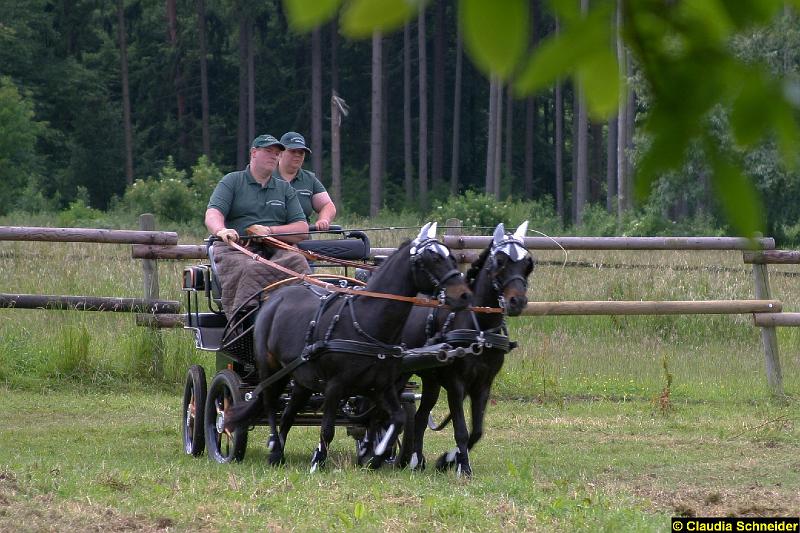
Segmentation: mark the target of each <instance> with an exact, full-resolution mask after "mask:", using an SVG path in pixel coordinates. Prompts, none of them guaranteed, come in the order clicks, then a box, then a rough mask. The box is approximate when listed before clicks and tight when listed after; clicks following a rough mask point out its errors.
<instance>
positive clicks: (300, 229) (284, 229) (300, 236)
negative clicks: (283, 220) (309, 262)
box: [247, 220, 308, 244]
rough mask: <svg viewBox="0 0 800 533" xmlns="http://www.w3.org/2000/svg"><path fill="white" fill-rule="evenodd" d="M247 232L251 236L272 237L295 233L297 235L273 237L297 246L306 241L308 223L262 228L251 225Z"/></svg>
mask: <svg viewBox="0 0 800 533" xmlns="http://www.w3.org/2000/svg"><path fill="white" fill-rule="evenodd" d="M247 232H248V233H251V234H253V235H273V234H275V233H296V234H297V235H275V238H276V239H280V240H282V241H283V242H288V243H289V244H297V243H298V242H300V241H304V240H306V239H308V223H307V222H306V221H305V220H298V221H297V222H292V223H290V224H284V225H282V226H262V225H261V224H253V225H252V226H248V227H247Z"/></svg>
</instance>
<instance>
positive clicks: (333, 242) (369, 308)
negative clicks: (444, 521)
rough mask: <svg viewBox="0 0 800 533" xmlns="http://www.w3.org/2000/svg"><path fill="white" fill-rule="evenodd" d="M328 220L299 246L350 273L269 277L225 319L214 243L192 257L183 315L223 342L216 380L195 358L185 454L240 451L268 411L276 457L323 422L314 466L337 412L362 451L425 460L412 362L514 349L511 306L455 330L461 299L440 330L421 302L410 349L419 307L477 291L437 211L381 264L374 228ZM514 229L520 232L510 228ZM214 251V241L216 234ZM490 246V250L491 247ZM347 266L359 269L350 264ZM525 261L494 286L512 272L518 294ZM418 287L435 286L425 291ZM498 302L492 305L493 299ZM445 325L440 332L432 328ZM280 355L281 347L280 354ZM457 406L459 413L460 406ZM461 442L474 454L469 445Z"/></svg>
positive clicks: (209, 345) (467, 297) (464, 302)
mask: <svg viewBox="0 0 800 533" xmlns="http://www.w3.org/2000/svg"><path fill="white" fill-rule="evenodd" d="M499 227H500V228H502V225H500V226H499ZM332 231H333V232H334V233H336V234H338V238H334V239H330V240H311V241H303V242H301V243H300V244H299V248H300V249H301V250H305V251H306V252H307V253H308V254H309V255H310V256H311V257H314V258H316V259H319V260H320V261H319V262H317V263H315V267H316V269H317V270H319V269H320V268H324V267H330V266H336V267H340V268H344V275H337V274H332V273H325V274H315V275H313V276H303V278H304V279H303V283H302V284H300V285H291V286H289V285H287V286H282V287H278V288H277V289H276V288H274V287H270V288H266V289H265V292H266V298H264V296H265V295H264V294H257V295H254V296H253V297H254V298H257V299H259V300H263V302H262V303H261V304H260V305H259V306H258V307H255V308H252V309H251V310H249V311H247V312H243V313H234V316H233V317H232V318H231V319H230V320H228V319H227V318H226V315H225V313H223V310H222V309H221V305H220V296H221V295H220V289H219V284H218V283H217V282H216V278H215V272H214V270H215V269H214V261H213V256H211V257H210V261H209V263H208V264H202V265H194V266H190V267H187V268H186V269H185V270H184V276H183V290H184V291H185V293H186V327H187V328H188V329H191V330H193V332H194V335H195V344H196V346H197V348H199V349H201V350H206V351H211V352H215V353H216V367H217V371H216V374H215V375H214V376H213V378H212V379H211V382H210V384H208V385H207V380H206V376H205V372H204V370H203V367H202V366H200V365H193V366H191V367H190V368H189V370H188V372H187V377H186V383H185V388H184V395H183V408H182V433H183V445H184V450H185V452H186V453H187V454H191V455H194V456H198V455H201V454H202V453H203V451H204V450H207V452H208V455H209V457H210V458H212V459H214V460H216V461H218V462H221V463H225V462H231V461H240V460H242V459H243V457H244V454H245V450H246V447H247V438H248V430H249V428H251V427H253V426H258V425H269V426H270V428H271V434H270V437H269V441H268V448H269V450H270V463H273V464H274V463H280V462H282V461H283V446H284V444H285V438H286V432H287V431H288V429H289V427H291V426H292V425H307V426H320V428H321V437H320V446H319V447H318V448H317V450H315V452H314V455H313V456H312V470H314V469H316V468H317V467H318V466H321V465H322V464H324V460H325V457H326V456H327V445H328V444H329V442H330V440H331V439H332V437H333V426H334V425H339V426H344V427H346V428H347V433H348V435H351V436H352V437H354V438H355V439H356V443H357V445H356V449H357V453H358V457H359V464H365V465H370V466H372V467H378V466H380V465H381V464H383V463H386V462H395V463H396V464H400V465H408V464H412V466H416V465H418V464H419V462H420V461H419V458H420V457H421V449H420V450H418V452H419V453H418V455H417V454H414V451H415V448H416V447H417V446H419V447H421V436H420V438H418V439H416V441H415V429H416V430H418V431H424V425H423V426H422V428H421V429H420V423H419V420H416V421H415V414H416V402H417V401H418V400H419V399H420V397H421V395H420V394H419V393H418V392H417V390H416V385H415V384H414V383H412V382H409V381H408V380H409V378H410V377H411V375H412V373H414V372H416V373H418V374H420V375H422V376H424V375H425V371H427V370H430V369H436V368H440V367H445V366H449V365H451V364H452V363H453V362H454V361H455V360H457V359H458V360H460V361H462V362H463V361H465V360H467V359H468V358H466V357H465V356H467V355H471V354H480V353H481V352H483V351H484V348H485V347H487V345H488V347H489V348H491V347H492V346H493V345H494V347H495V349H498V348H499V349H501V350H502V353H505V352H507V351H508V350H510V349H511V344H509V343H508V342H507V333H506V332H505V324H504V322H502V319H501V328H497V327H495V328H494V329H492V330H491V331H490V330H488V329H487V328H481V327H480V326H479V325H478V324H477V322H475V319H474V318H473V319H472V321H473V322H475V328H476V329H472V328H469V329H468V331H469V332H470V334H467V335H465V331H466V330H464V329H463V328H462V329H459V328H457V329H455V330H452V327H451V326H452V321H453V317H454V316H455V314H454V313H450V314H447V313H442V315H443V317H444V318H443V321H444V322H446V323H448V324H449V326H446V327H445V329H444V330H441V328H434V327H432V325H431V322H432V320H433V319H432V318H431V317H432V316H433V313H431V314H430V315H427V317H426V316H423V315H420V316H419V319H420V320H422V323H421V324H419V325H418V326H415V327H413V330H414V331H417V330H420V329H422V331H423V332H424V337H423V339H424V341H423V342H421V341H418V340H412V342H413V343H414V345H415V346H417V348H413V349H409V348H407V346H405V345H400V344H399V343H398V339H399V337H400V335H401V333H402V334H403V335H404V336H408V337H409V340H411V339H410V338H411V337H414V336H415V334H409V333H403V332H402V330H403V327H404V325H405V327H406V329H408V327H409V326H408V324H407V322H411V320H410V317H412V316H413V315H412V313H411V311H412V308H413V309H414V310H415V311H418V310H419V309H439V308H441V307H445V306H447V307H450V308H452V309H454V310H460V309H464V308H465V307H467V306H468V305H469V304H470V303H471V298H472V291H471V290H470V288H469V287H468V286H467V282H466V280H465V279H464V277H463V275H462V274H461V272H460V271H459V270H458V269H457V266H456V264H455V260H454V258H453V257H452V255H451V254H450V253H449V251H448V250H447V248H446V247H445V246H444V245H442V244H441V243H440V242H439V241H437V240H436V238H435V232H436V225H435V224H428V225H426V226H425V227H424V228H423V229H422V231H421V232H420V234H419V235H418V236H417V238H416V239H414V240H413V241H410V242H408V243H405V244H404V245H403V246H401V248H400V249H399V252H400V253H394V254H392V255H391V256H390V257H389V259H388V260H386V261H385V262H383V265H382V266H380V268H377V266H378V265H377V263H379V262H380V261H375V260H371V259H370V242H369V238H368V237H367V235H366V234H364V233H363V232H360V231H343V230H341V228H338V227H335V228H333V230H332ZM523 232H524V230H523ZM518 233H519V231H518ZM498 235H500V236H501V237H500V239H499V240H498ZM495 241H496V242H495V245H496V246H495V249H496V251H501V252H503V251H505V252H506V253H501V254H500V255H502V256H503V257H506V256H507V255H508V254H507V252H508V249H505V248H503V247H504V246H505V247H506V248H508V246H509V245H508V243H509V242H511V241H509V240H508V236H507V235H505V234H504V233H503V232H502V230H501V232H500V233H499V234H497V232H496V235H495ZM501 241H502V242H501ZM518 241H519V238H518V236H517V240H516V241H514V242H515V243H518ZM498 244H499V245H500V246H499V247H498V246H497V245H498ZM512 244H513V243H512ZM243 251H244V250H243ZM209 253H210V254H213V247H212V246H209ZM525 253H527V252H525ZM484 255H485V254H484ZM511 255H513V254H511ZM517 255H519V254H517ZM491 256H492V258H494V257H495V254H494V252H493V253H492V254H491ZM254 259H256V260H259V258H257V257H254ZM376 268H377V270H376ZM495 268H497V265H496V264H495ZM531 268H532V265H531ZM350 269H354V270H355V272H354V274H355V277H351V276H349V273H350ZM328 270H329V269H328ZM372 271H374V272H372ZM529 273H530V270H528V272H527V273H524V276H521V275H519V274H517V275H516V276H515V277H514V279H513V280H510V281H508V282H507V283H505V284H504V286H501V285H503V284H502V283H501V284H497V283H495V284H494V285H493V287H494V289H493V290H494V291H495V292H497V291H500V293H502V292H503V291H507V290H509V289H508V287H509V285H510V284H512V282H513V284H515V287H514V291H516V292H514V295H513V296H511V298H514V299H520V298H524V294H525V290H526V288H527V285H526V283H527V274H529ZM509 279H510V277H509ZM516 285H519V286H516ZM417 293H423V294H425V293H426V294H429V295H433V296H435V299H431V298H420V297H418V296H417ZM520 294H521V296H520ZM499 298H500V299H499V300H498V299H497V295H495V297H494V300H493V301H494V302H498V301H499V302H500V304H504V303H505V300H504V298H503V296H502V294H500V296H499ZM490 300H491V299H490ZM520 301H521V299H520ZM512 303H513V306H512V307H514V309H512V314H518V312H519V309H516V308H518V307H519V305H518V303H517V302H512ZM419 306H422V307H419ZM523 306H524V304H523ZM497 311H499V309H497V308H492V309H490V310H489V313H491V312H497ZM437 312H438V311H437ZM426 314H427V311H426ZM468 314H470V313H468ZM471 316H473V317H474V316H475V313H474V312H473V313H471ZM486 316H490V315H488V314H487V315H486ZM448 327H450V329H451V330H452V331H449V332H448V331H447V328H448ZM437 329H438V330H439V333H440V334H439V335H438V336H437V337H436V338H437V339H438V340H437V341H432V340H431V337H434V335H432V332H433V331H434V330H437ZM501 329H502V331H501ZM504 335H505V336H504ZM503 339H505V340H503ZM504 342H505V344H504ZM490 351H491V350H490ZM273 358H275V359H280V365H278V364H277V363H275V362H274V361H273ZM267 359H270V364H268V363H267ZM500 364H502V362H501V363H500ZM268 366H271V367H272V368H267V367H268ZM496 370H499V367H498V368H497V369H496ZM496 370H495V371H494V373H493V374H492V376H491V377H492V378H493V377H494V374H496ZM423 383H424V381H423ZM440 384H441V385H443V386H445V387H446V386H447V384H445V383H440V382H438V381H434V382H431V385H430V387H429V388H430V389H431V390H433V388H434V387H435V388H436V389H437V393H436V395H437V396H438V388H439V385H440ZM487 388H488V387H487ZM487 392H488V391H487ZM466 393H467V394H471V391H469V390H467V391H466ZM462 398H463V394H462ZM431 399H432V401H433V402H434V403H435V400H436V398H435V397H433V395H432V394H431V393H429V394H428V400H427V401H425V402H424V403H425V404H426V410H427V412H426V414H425V416H427V413H429V412H430V407H432V404H431ZM452 403H453V402H452V401H451V402H450V404H451V405H450V407H451V413H452V412H453V411H454V409H453V405H452ZM473 403H475V399H474V398H473ZM478 403H480V401H479V402H478ZM429 404H430V405H429ZM484 407H485V403H484ZM281 413H283V418H282V420H281V424H280V430H278V424H277V419H278V418H279V417H280V416H281ZM287 413H289V414H287ZM454 415H455V418H454V425H455V424H457V421H456V420H455V419H456V418H458V417H457V413H454ZM462 416H463V413H462ZM416 418H417V419H418V418H419V417H418V416H417V417H416ZM481 418H482V415H481ZM474 422H475V413H474V412H473V424H474ZM398 434H399V435H400V437H398ZM478 438H480V437H479V436H478ZM472 444H474V443H470V447H471V446H472ZM465 445H466V443H465ZM459 446H460V447H461V443H459ZM463 456H464V459H466V450H464V453H463ZM453 457H454V458H455V455H454V456H453ZM454 460H455V459H454ZM467 473H468V472H467Z"/></svg>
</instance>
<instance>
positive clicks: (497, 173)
mask: <svg viewBox="0 0 800 533" xmlns="http://www.w3.org/2000/svg"><path fill="white" fill-rule="evenodd" d="M495 98H497V103H496V104H495V106H494V109H495V113H496V114H497V122H496V128H497V129H496V130H495V132H494V142H495V148H494V165H493V166H492V168H493V169H494V179H493V180H492V181H493V183H494V197H495V199H496V200H499V199H500V179H501V177H502V172H501V170H502V159H501V158H500V155H501V154H502V150H503V82H502V81H500V80H498V81H497V91H496V92H495Z"/></svg>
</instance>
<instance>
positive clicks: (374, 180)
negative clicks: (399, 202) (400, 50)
mask: <svg viewBox="0 0 800 533" xmlns="http://www.w3.org/2000/svg"><path fill="white" fill-rule="evenodd" d="M381 45H382V37H381V34H380V32H375V33H373V34H372V104H371V109H372V119H371V121H370V142H369V185H370V186H369V191H370V194H369V214H370V216H373V217H374V216H377V215H378V212H379V211H380V208H381V166H382V164H381V153H382V152H383V147H382V146H381V141H382V139H381V129H382V123H383V120H382V118H381V115H382V111H383V102H382V100H383V89H382V78H383V60H382V59H383V58H382V46H381Z"/></svg>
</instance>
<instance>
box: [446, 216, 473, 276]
mask: <svg viewBox="0 0 800 533" xmlns="http://www.w3.org/2000/svg"><path fill="white" fill-rule="evenodd" d="M444 225H445V226H446V228H445V230H444V234H445V235H453V236H457V235H462V234H463V231H464V228H462V226H461V220H459V219H457V218H448V219H447V222H445V223H444ZM469 266H470V263H463V262H461V261H459V262H458V268H459V269H460V270H461V271H462V272H466V270H467V268H469Z"/></svg>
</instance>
